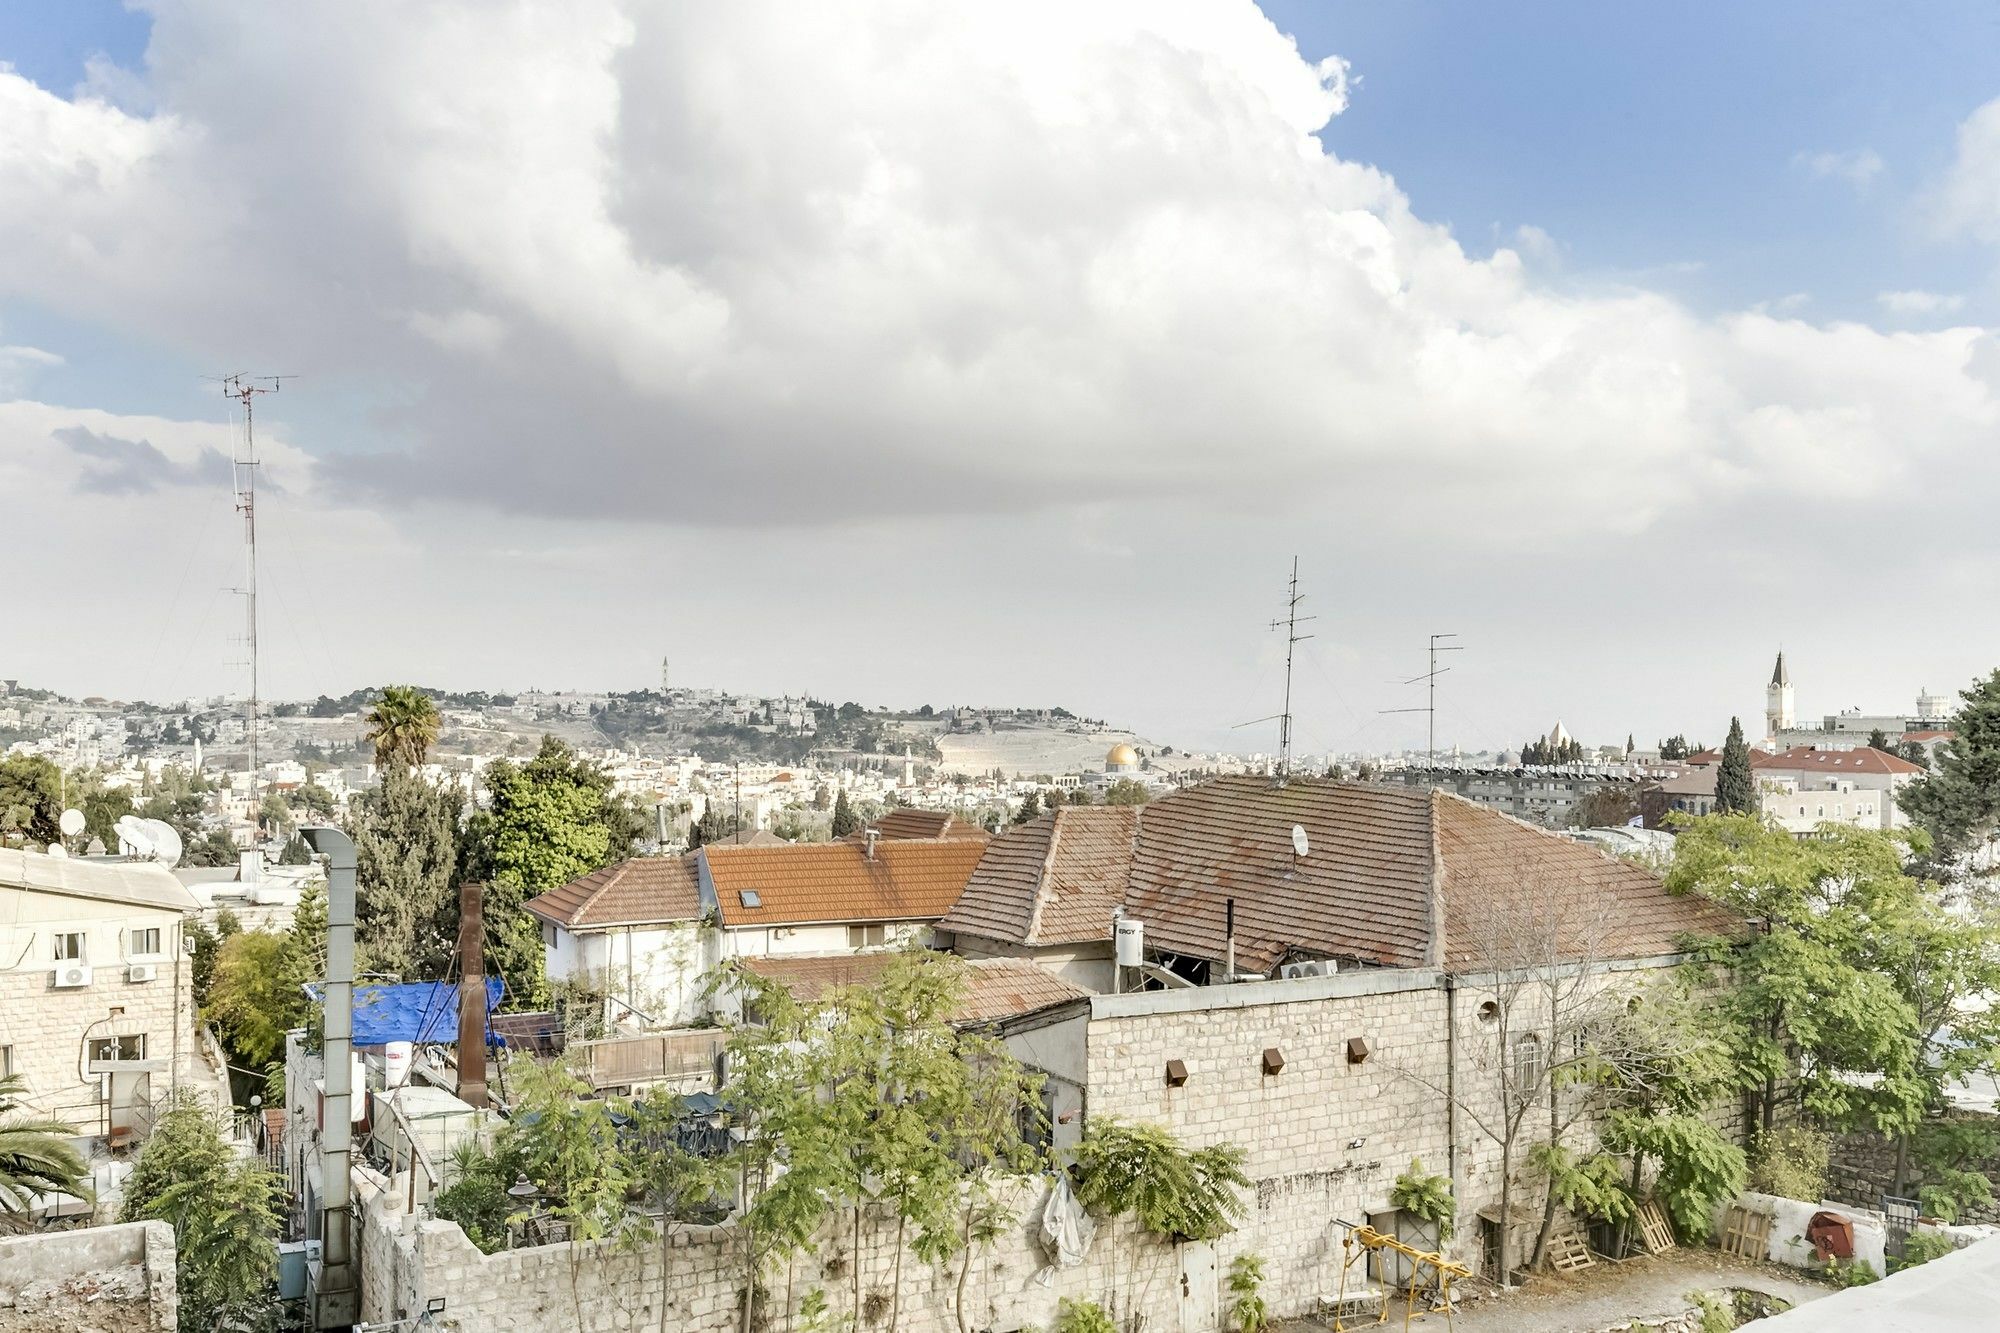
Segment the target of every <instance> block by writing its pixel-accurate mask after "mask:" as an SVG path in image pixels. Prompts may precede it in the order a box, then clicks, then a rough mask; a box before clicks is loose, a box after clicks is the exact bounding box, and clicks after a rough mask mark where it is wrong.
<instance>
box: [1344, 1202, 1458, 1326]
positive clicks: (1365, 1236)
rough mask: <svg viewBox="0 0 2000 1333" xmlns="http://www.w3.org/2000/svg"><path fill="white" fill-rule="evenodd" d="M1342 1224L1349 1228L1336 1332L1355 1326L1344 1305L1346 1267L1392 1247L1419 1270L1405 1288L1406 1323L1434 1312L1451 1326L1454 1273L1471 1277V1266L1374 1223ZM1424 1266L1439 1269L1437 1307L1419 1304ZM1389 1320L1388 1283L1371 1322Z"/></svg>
mask: <svg viewBox="0 0 2000 1333" xmlns="http://www.w3.org/2000/svg"><path fill="white" fill-rule="evenodd" d="M1341 1225H1342V1226H1344V1227H1346V1228H1347V1234H1346V1235H1345V1236H1343V1237H1341V1239H1340V1248H1341V1260H1340V1294H1339V1296H1338V1297H1337V1298H1336V1299H1335V1304H1334V1307H1333V1327H1334V1331H1335V1333H1344V1331H1345V1330H1347V1329H1349V1328H1352V1327H1354V1325H1351V1324H1349V1323H1348V1322H1347V1316H1346V1314H1345V1313H1344V1311H1343V1307H1344V1306H1345V1305H1346V1304H1347V1270H1348V1269H1350V1268H1352V1267H1354V1265H1355V1264H1356V1263H1357V1262H1358V1261H1360V1260H1361V1259H1362V1258H1363V1257H1365V1256H1367V1255H1371V1254H1378V1253H1380V1252H1381V1251H1383V1250H1390V1251H1393V1252H1394V1253H1396V1254H1400V1255H1402V1256H1403V1257H1404V1258H1405V1259H1408V1260H1409V1261H1410V1263H1411V1264H1412V1265H1413V1266H1414V1267H1415V1270H1416V1271H1414V1272H1413V1273H1411V1274H1410V1278H1411V1281H1410V1284H1409V1286H1408V1287H1407V1288H1405V1292H1404V1301H1403V1327H1404V1328H1408V1327H1409V1326H1410V1322H1411V1321H1412V1320H1416V1319H1422V1318H1423V1317H1424V1316H1426V1315H1433V1314H1442V1315H1443V1316H1444V1326H1445V1327H1446V1328H1450V1327H1451V1326H1452V1321H1451V1280H1452V1279H1453V1278H1455V1277H1471V1276H1472V1270H1471V1269H1470V1268H1467V1267H1466V1266H1465V1265H1464V1264H1459V1263H1453V1262H1452V1261H1451V1260H1449V1259H1447V1258H1445V1257H1444V1256H1443V1255H1442V1254H1438V1253H1435V1252H1434V1251H1431V1250H1420V1249H1418V1248H1417V1247H1416V1246H1414V1245H1406V1244H1404V1243H1403V1242H1402V1241H1400V1240H1397V1239H1396V1238H1395V1237H1394V1236H1387V1235H1384V1234H1383V1233H1381V1232H1379V1231H1377V1230H1376V1229H1375V1228H1374V1227H1370V1226H1357V1225H1356V1224H1354V1223H1352V1222H1343V1223H1341ZM1425 1268H1431V1269H1434V1270H1436V1272H1437V1275H1438V1285H1437V1304H1436V1306H1435V1307H1434V1308H1431V1309H1425V1310H1419V1309H1418V1308H1417V1289H1418V1288H1419V1287H1421V1286H1422V1285H1423V1282H1422V1275H1423V1270H1424V1269H1425ZM1388 1322H1389V1292H1388V1290H1387V1288H1386V1287H1385V1288H1384V1289H1383V1292H1382V1312H1381V1313H1380V1314H1378V1315H1376V1316H1375V1318H1373V1319H1371V1320H1369V1321H1368V1324H1371V1325H1373V1324H1386V1323H1388ZM1363 1327H1366V1325H1363Z"/></svg>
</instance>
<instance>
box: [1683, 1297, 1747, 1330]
mask: <svg viewBox="0 0 2000 1333" xmlns="http://www.w3.org/2000/svg"><path fill="white" fill-rule="evenodd" d="M1687 1299H1688V1303H1689V1304H1690V1305H1692V1306H1694V1308H1695V1312H1696V1313H1697V1314H1699V1315H1700V1316H1701V1333H1730V1330H1732V1329H1734V1328H1735V1327H1736V1325H1737V1322H1738V1321H1737V1318H1736V1307H1735V1305H1734V1304H1732V1303H1727V1302H1725V1301H1723V1299H1722V1298H1721V1297H1720V1296H1717V1295H1716V1294H1715V1293H1714V1292H1712V1291H1691V1292H1689V1293H1688V1294H1687Z"/></svg>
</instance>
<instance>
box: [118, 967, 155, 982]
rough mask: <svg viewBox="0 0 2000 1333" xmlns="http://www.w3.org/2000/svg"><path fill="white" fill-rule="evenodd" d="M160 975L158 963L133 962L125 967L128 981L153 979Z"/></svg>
mask: <svg viewBox="0 0 2000 1333" xmlns="http://www.w3.org/2000/svg"><path fill="white" fill-rule="evenodd" d="M159 975H160V967H159V964H157V963H133V964H131V965H130V966H129V967H127V968H126V969H125V980H127V981H152V980H153V979H155V978H156V977H158V976H159Z"/></svg>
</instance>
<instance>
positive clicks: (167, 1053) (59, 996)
mask: <svg viewBox="0 0 2000 1333" xmlns="http://www.w3.org/2000/svg"><path fill="white" fill-rule="evenodd" d="M198 906H199V905H198V904H197V903H196V901H195V898H194V896H193V895H192V894H190V893H189V892H188V891H187V889H186V888H184V887H182V885H181V883H180V881H178V880H176V879H175V878H174V877H173V875H172V874H171V873H169V872H168V871H167V870H166V869H165V868H164V867H162V866H159V865H157V864H154V863H151V862H104V861H85V860H80V859H75V858H64V857H52V856H45V855H43V854H41V853H39V852H22V851H15V850H13V849H11V848H0V1072H6V1073H15V1074H19V1075H21V1076H22V1077H23V1078H24V1079H25V1080H26V1089H25V1092H24V1098H25V1101H26V1103H27V1105H28V1106H29V1107H30V1108H31V1109H32V1110H33V1111H35V1112H36V1113H38V1114H42V1115H47V1116H52V1117H55V1118H57V1119H60V1120H63V1121H65V1122H67V1123H69V1124H71V1125H73V1126H75V1127H76V1129H77V1132H78V1133H79V1134H80V1135H84V1136H88V1137H99V1138H107V1139H112V1140H114V1141H116V1140H119V1139H124V1138H127V1137H131V1136H135V1135H138V1134H141V1133H143V1129H144V1123H145V1119H146V1115H147V1112H148V1110H149V1108H150V1106H151V1104H152V1102H153V1100H154V1099H156V1098H157V1097H159V1096H160V1095H161V1094H163V1093H165V1092H166V1091H167V1090H168V1087H169V1086H170V1085H171V1084H173V1083H174V1082H175V1081H177V1080H178V1079H180V1078H184V1077H188V1076H190V1075H191V1074H192V1073H193V1072H194V1071H195V1070H196V1067H197V1065H198V1064H199V1061H198V1060H197V1058H196V1047H195V1035H194V1034H195V1010H194V996H193V991H192V968H191V967H190V965H189V961H188V958H187V954H186V952H185V950H184V949H183V946H182V942H181V939H182V925H183V922H184V921H185V920H186V919H187V918H188V917H189V916H190V915H191V914H193V913H194V912H195V911H196V910H197V908H198Z"/></svg>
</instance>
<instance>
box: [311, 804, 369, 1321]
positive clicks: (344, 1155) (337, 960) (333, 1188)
mask: <svg viewBox="0 0 2000 1333" xmlns="http://www.w3.org/2000/svg"><path fill="white" fill-rule="evenodd" d="M299 833H300V834H301V835H302V836H303V837H304V838H305V840H306V843H307V845H308V846H310V847H311V848H312V849H313V850H314V851H315V852H318V853H319V854H320V855H321V856H324V857H325V858H326V1001H325V1004H324V1006H323V1007H322V1014H321V1029H320V1032H321V1035H320V1053H321V1057H322V1058H323V1059H324V1060H325V1062H326V1081H325V1085H324V1086H325V1089H326V1094H325V1100H324V1106H325V1111H324V1116H323V1118H324V1121H325V1123H324V1124H323V1125H322V1126H321V1128H320V1188H321V1195H320V1208H319V1212H320V1219H319V1220H320V1262H319V1273H318V1281H317V1282H315V1283H314V1284H313V1288H312V1289H313V1302H312V1305H313V1309H312V1326H313V1327H314V1328H317V1329H328V1328H352V1327H353V1326H354V1325H355V1324H356V1323H358V1322H360V1318H361V1273H360V1270H359V1268H358V1267H357V1266H356V1264H355V1256H354V1231H353V1226H354V1217H353V1213H352V1212H351V1211H350V1208H349V1203H350V1198H349V1192H350V1188H351V1181H352V1175H351V1170H352V1166H353V1151H354V1113H353V1101H354V843H353V841H352V840H350V839H349V838H348V836H347V835H346V834H345V833H342V832H341V831H340V830H339V829H337V828H331V827H328V826H326V825H323V824H315V825H312V826H310V827H308V828H302V829H300V830H299Z"/></svg>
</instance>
